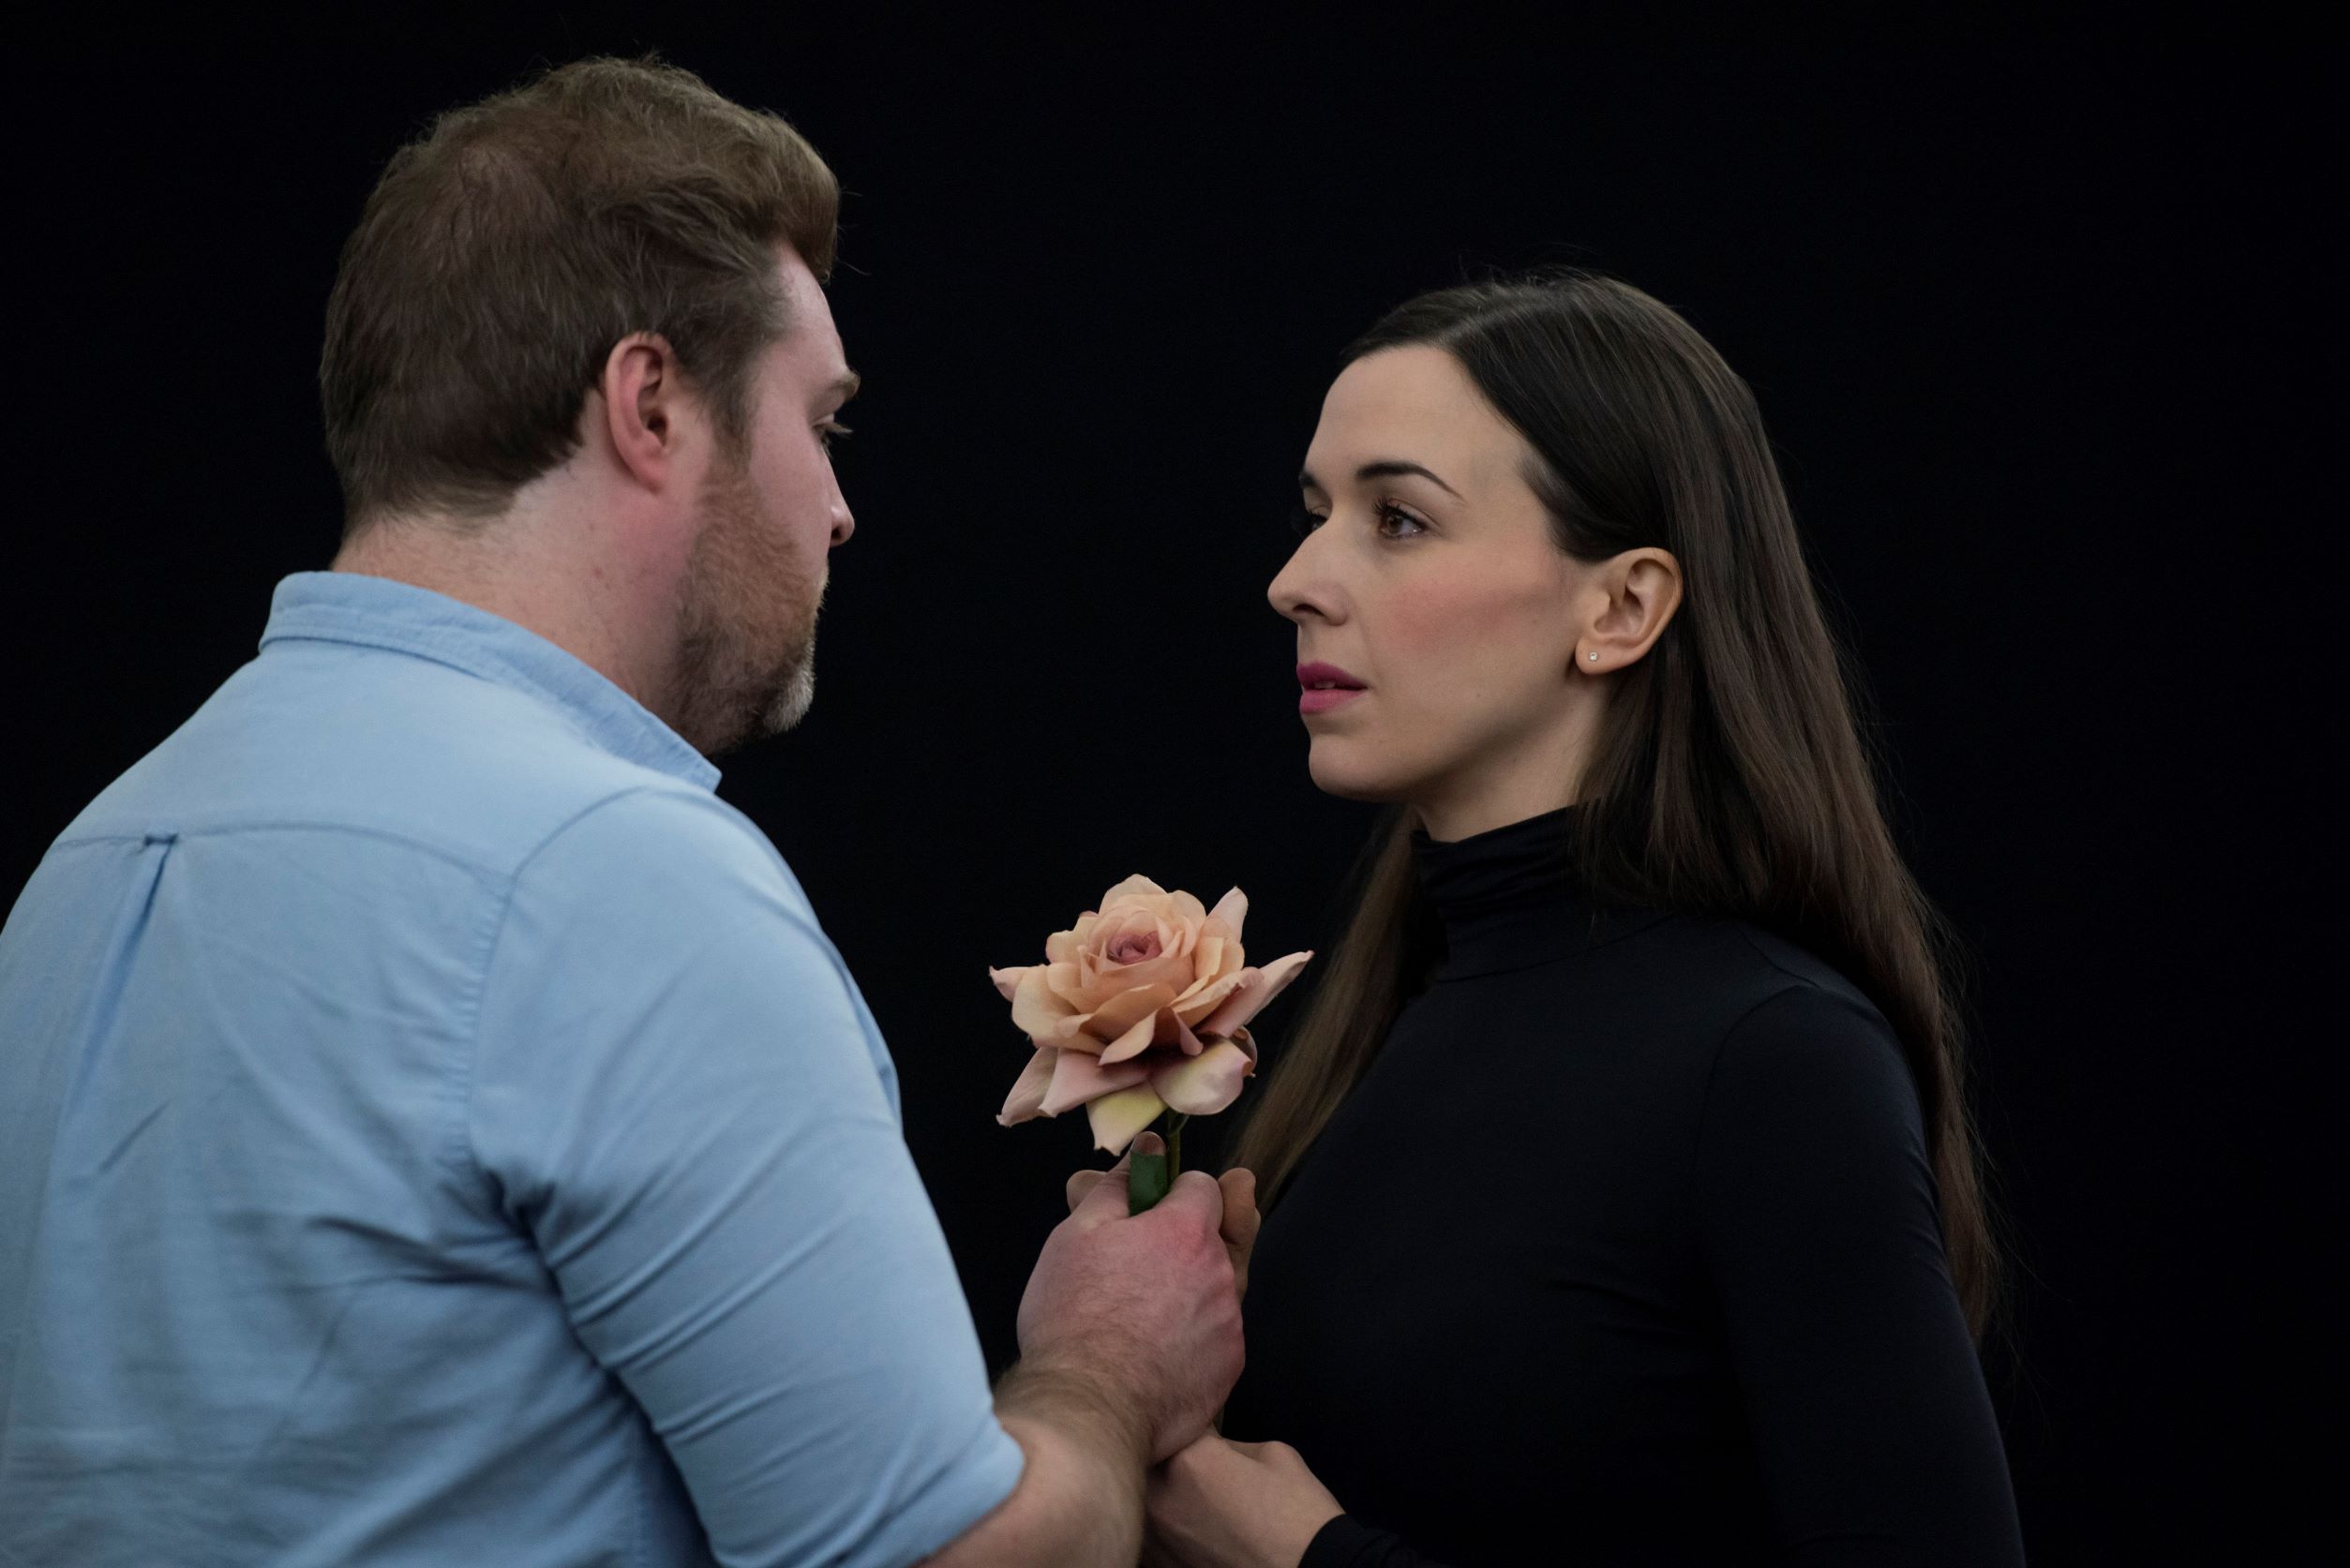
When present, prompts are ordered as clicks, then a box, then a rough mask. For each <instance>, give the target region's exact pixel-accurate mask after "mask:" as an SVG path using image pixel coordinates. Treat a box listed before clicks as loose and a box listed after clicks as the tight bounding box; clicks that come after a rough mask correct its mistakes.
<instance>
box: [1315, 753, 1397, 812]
mask: <svg viewBox="0 0 2350 1568" xmlns="http://www.w3.org/2000/svg"><path fill="white" fill-rule="evenodd" d="M1306 771H1307V772H1308V773H1309V774H1310V776H1311V777H1312V779H1313V786H1314V787H1315V788H1316V789H1318V790H1320V791H1322V793H1323V794H1325V795H1335V796H1337V797H1338V798H1339V799H1341V800H1367V801H1370V802H1372V803H1373V804H1377V805H1392V804H1394V803H1395V802H1396V801H1398V800H1401V799H1406V798H1407V797H1408V796H1409V794H1410V793H1411V792H1410V790H1409V789H1408V788H1407V787H1406V784H1405V781H1403V780H1402V779H1400V778H1397V777H1394V776H1393V775H1392V774H1391V773H1390V772H1388V771H1387V770H1385V769H1379V768H1376V767H1365V766H1363V765H1362V764H1361V762H1360V761H1359V760H1358V759H1356V758H1353V757H1348V756H1345V755H1343V754H1340V751H1339V748H1336V747H1332V746H1330V745H1329V744H1327V743H1326V742H1324V741H1316V742H1315V743H1314V745H1313V747H1312V749H1311V750H1310V751H1309V752H1308V753H1307V754H1306Z"/></svg>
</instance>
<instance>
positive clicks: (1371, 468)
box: [1297, 457, 1460, 500]
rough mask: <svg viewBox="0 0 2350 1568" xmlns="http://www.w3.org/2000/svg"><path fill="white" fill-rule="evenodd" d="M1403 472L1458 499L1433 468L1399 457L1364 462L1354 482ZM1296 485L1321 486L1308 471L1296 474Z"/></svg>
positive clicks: (1302, 486) (1317, 487)
mask: <svg viewBox="0 0 2350 1568" xmlns="http://www.w3.org/2000/svg"><path fill="white" fill-rule="evenodd" d="M1405 474H1417V475H1418V476H1419V477H1420V478H1422V479H1425V480H1427V481H1428V482H1429V483H1430V484H1432V485H1435V486H1436V487H1437V488H1438V489H1440V490H1442V491H1444V494H1446V495H1448V496H1451V497H1452V498H1454V499H1455V500H1459V496H1460V492H1459V491H1458V490H1456V489H1454V488H1453V487H1452V486H1451V485H1447V484H1445V483H1444V481H1443V480H1442V479H1440V478H1438V477H1437V476H1436V471H1435V470H1433V469H1429V468H1426V467H1424V466H1422V465H1421V464H1418V463H1407V462H1405V461H1404V460H1403V459H1401V458H1400V457H1387V458H1382V459H1381V460H1380V461H1378V462H1375V463H1365V464H1364V465H1363V466H1362V467H1361V468H1359V469H1356V470H1355V483H1357V484H1362V483H1364V482H1366V481H1369V480H1373V479H1398V478H1400V477H1402V476H1403V475H1405ZM1297 486H1298V488H1299V489H1302V490H1319V489H1321V488H1322V482H1321V481H1320V480H1318V479H1316V478H1315V477H1314V476H1313V475H1312V474H1311V473H1310V472H1309V473H1300V474H1299V475H1298V476H1297ZM1326 493H1327V492H1325V494H1326Z"/></svg>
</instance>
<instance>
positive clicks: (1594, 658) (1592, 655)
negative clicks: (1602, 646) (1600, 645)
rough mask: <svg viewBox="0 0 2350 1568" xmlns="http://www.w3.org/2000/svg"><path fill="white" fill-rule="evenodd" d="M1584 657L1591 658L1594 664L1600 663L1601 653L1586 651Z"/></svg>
mask: <svg viewBox="0 0 2350 1568" xmlns="http://www.w3.org/2000/svg"><path fill="white" fill-rule="evenodd" d="M1583 657H1584V658H1586V659H1589V660H1590V661H1591V662H1592V663H1593V664H1594V665H1595V664H1597V663H1599V655H1598V654H1596V653H1586V654H1584V655H1583Z"/></svg>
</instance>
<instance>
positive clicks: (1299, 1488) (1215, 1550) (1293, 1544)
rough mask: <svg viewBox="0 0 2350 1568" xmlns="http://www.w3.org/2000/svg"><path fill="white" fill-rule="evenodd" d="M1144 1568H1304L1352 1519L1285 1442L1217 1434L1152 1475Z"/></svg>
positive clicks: (1203, 1439)
mask: <svg viewBox="0 0 2350 1568" xmlns="http://www.w3.org/2000/svg"><path fill="white" fill-rule="evenodd" d="M1145 1505H1146V1507H1147V1509H1148V1513H1147V1515H1146V1516H1145V1532H1144V1540H1143V1568H1297V1563H1298V1560H1299V1559H1301V1558H1303V1557H1304V1556H1305V1555H1306V1548H1307V1547H1308V1546H1310V1545H1311V1544H1312V1543H1313V1538H1314V1537H1315V1536H1316V1535H1317V1534H1319V1533H1320V1532H1321V1530H1322V1527H1323V1526H1324V1525H1325V1524H1328V1523H1329V1522H1330V1521H1331V1520H1332V1519H1335V1518H1337V1517H1338V1516H1340V1514H1343V1513H1345V1512H1346V1510H1345V1509H1343V1508H1341V1507H1340V1506H1339V1500H1338V1499H1337V1498H1334V1497H1332V1496H1331V1495H1330V1492H1329V1489H1328V1488H1327V1487H1325V1486H1323V1484H1322V1483H1321V1482H1319V1481H1316V1480H1315V1479H1314V1477H1313V1471H1310V1470H1308V1469H1307V1468H1306V1461H1305V1460H1303V1459H1301V1458H1299V1457H1298V1456H1297V1450H1295V1448H1292V1447H1290V1446H1289V1444H1287V1443H1285V1442H1227V1441H1225V1440H1224V1439H1222V1438H1220V1437H1219V1436H1217V1435H1216V1434H1215V1433H1214V1432H1210V1433H1208V1434H1207V1435H1206V1436H1205V1437H1203V1438H1201V1439H1200V1440H1199V1441H1197V1442H1194V1443H1193V1444H1192V1445H1191V1446H1190V1447H1189V1448H1186V1449H1184V1450H1182V1451H1181V1452H1180V1453H1178V1454H1176V1455H1175V1457H1173V1458H1172V1459H1169V1460H1168V1461H1167V1462H1166V1463H1165V1464H1163V1465H1160V1467H1159V1468H1158V1469H1156V1470H1154V1471H1151V1472H1150V1491H1149V1495H1148V1498H1147V1500H1146V1504H1145Z"/></svg>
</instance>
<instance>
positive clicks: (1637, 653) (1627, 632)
mask: <svg viewBox="0 0 2350 1568" xmlns="http://www.w3.org/2000/svg"><path fill="white" fill-rule="evenodd" d="M1594 575H1595V577H1596V581H1595V582H1594V585H1593V586H1594V587H1595V588H1597V589H1598V590H1599V591H1600V593H1601V595H1602V596H1603V597H1602V602H1601V605H1600V607H1599V613H1598V614H1597V615H1595V616H1594V617H1593V618H1592V620H1591V623H1590V624H1589V625H1588V626H1586V627H1584V629H1583V635H1581V636H1580V637H1579V638H1578V639H1577V640H1576V644H1575V667H1576V668H1577V669H1579V670H1580V671H1582V672H1583V673H1584V674H1585V675H1610V674H1613V673H1614V672H1615V671H1617V670H1620V669H1623V668H1624V666H1626V665H1633V664H1637V663H1639V660H1640V659H1641V658H1642V657H1644V656H1645V655H1646V654H1647V652H1648V650H1649V649H1650V648H1651V647H1652V646H1653V645H1654V643H1655V641H1656V639H1657V637H1658V636H1659V635H1662V634H1663V632H1664V630H1665V627H1666V625H1667V624H1668V623H1669V622H1670V621H1671V620H1672V618H1673V614H1674V612H1675V611H1677V610H1679V609H1680V608H1681V562H1679V561H1678V560H1674V559H1673V556H1672V552H1671V551H1669V550H1660V549H1657V548H1655V547H1654V546H1653V545H1643V546H1641V547H1640V548H1639V549H1637V550H1626V551H1624V553H1623V554H1622V555H1620V556H1616V557H1613V558H1611V559H1610V560H1607V561H1605V562H1603V563H1601V565H1600V566H1599V567H1598V569H1597V571H1596V573H1595V574H1594Z"/></svg>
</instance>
